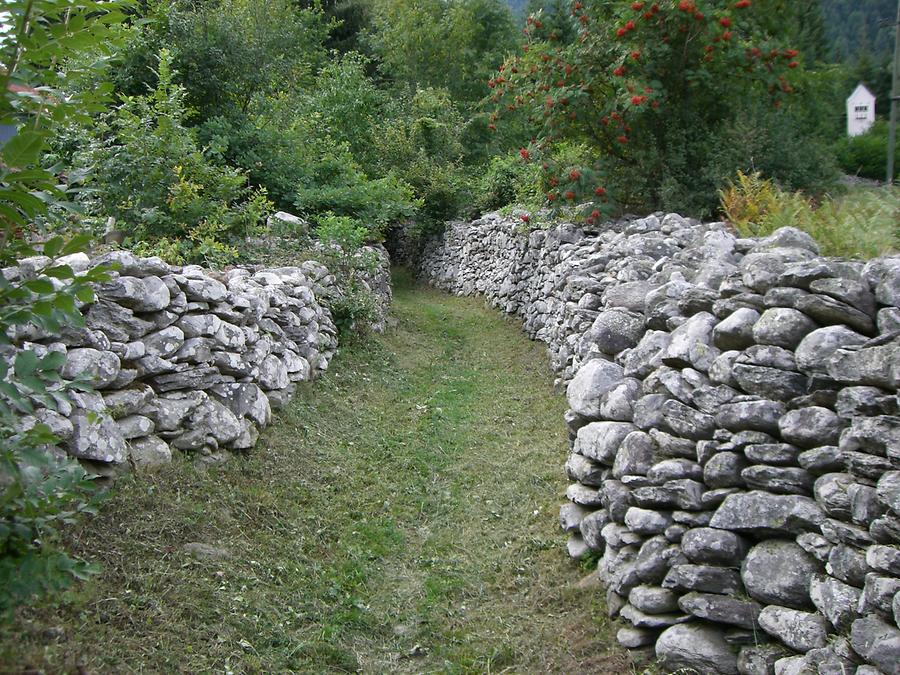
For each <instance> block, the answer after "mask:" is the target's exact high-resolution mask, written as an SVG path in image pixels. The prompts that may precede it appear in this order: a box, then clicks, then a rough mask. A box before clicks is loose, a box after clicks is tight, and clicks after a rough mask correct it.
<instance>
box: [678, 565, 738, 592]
mask: <svg viewBox="0 0 900 675" xmlns="http://www.w3.org/2000/svg"><path fill="white" fill-rule="evenodd" d="M662 586H663V588H671V589H672V590H674V591H677V592H680V593H687V592H690V591H699V592H702V593H721V594H723V595H735V594H738V593H741V592H743V590H744V585H743V584H742V583H741V576H740V574H738V572H737V570H733V569H729V568H726V567H714V566H712V565H676V566H674V567H672V569H670V570H669V572H668V573H667V574H666V576H665V578H664V579H663V582H662Z"/></svg>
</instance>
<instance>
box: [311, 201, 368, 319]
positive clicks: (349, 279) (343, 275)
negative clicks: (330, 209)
mask: <svg viewBox="0 0 900 675" xmlns="http://www.w3.org/2000/svg"><path fill="white" fill-rule="evenodd" d="M315 234H316V237H317V238H318V240H319V245H318V246H317V247H316V248H315V249H314V257H315V258H316V259H317V260H318V261H319V262H321V263H323V264H324V265H325V266H326V267H327V268H328V270H329V271H330V272H331V273H332V274H334V275H335V279H336V280H337V284H338V288H337V292H336V293H334V294H333V295H332V296H331V297H329V298H327V304H328V308H329V309H330V310H331V316H332V318H333V320H334V323H335V325H336V326H337V327H338V330H339V331H340V332H341V333H342V334H344V335H346V334H348V333H361V332H364V330H365V328H366V326H368V325H370V324H371V322H372V321H373V320H374V319H375V318H376V314H377V311H378V299H377V298H376V296H375V294H374V293H373V292H372V290H371V288H370V286H369V285H368V282H367V281H366V279H367V277H370V276H371V275H372V274H373V273H374V272H375V270H376V267H377V265H378V257H377V255H376V254H375V252H374V251H373V250H372V249H368V248H365V244H366V242H367V241H369V240H370V237H371V231H370V230H369V228H367V227H365V226H364V225H360V224H359V223H358V222H357V221H355V220H353V218H349V217H347V216H336V215H333V214H328V215H325V216H323V217H322V218H320V219H319V225H318V227H316V229H315Z"/></svg>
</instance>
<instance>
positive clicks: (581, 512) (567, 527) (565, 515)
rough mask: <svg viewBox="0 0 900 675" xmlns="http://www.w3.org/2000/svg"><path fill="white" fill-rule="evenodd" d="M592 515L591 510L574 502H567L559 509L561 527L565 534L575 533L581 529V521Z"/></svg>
mask: <svg viewBox="0 0 900 675" xmlns="http://www.w3.org/2000/svg"><path fill="white" fill-rule="evenodd" d="M590 513H591V510H590V509H586V508H584V507H583V506H579V505H578V504H575V503H573V502H566V503H565V504H563V505H562V506H560V507H559V526H560V527H561V528H562V531H563V532H574V531H575V530H578V529H579V526H580V525H581V521H582V520H584V518H585V516H587V515H588V514H590Z"/></svg>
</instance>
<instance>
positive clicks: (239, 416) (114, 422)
mask: <svg viewBox="0 0 900 675" xmlns="http://www.w3.org/2000/svg"><path fill="white" fill-rule="evenodd" d="M381 259H382V261H383V262H384V264H383V265H382V270H381V273H380V274H378V275H376V277H377V278H376V279H375V280H373V283H375V282H377V284H378V285H380V287H382V288H384V287H388V285H387V282H386V279H387V264H386V256H384V255H383V253H382V254H381ZM50 262H51V261H50V260H49V259H48V258H30V259H27V260H24V261H22V262H21V263H20V265H19V266H17V267H14V268H8V269H5V270H3V274H4V275H5V276H6V278H7V279H10V280H15V279H17V278H25V279H27V278H34V277H35V276H37V275H38V274H39V273H40V270H42V269H43V268H44V267H46V266H47V265H48V264H50ZM57 262H58V263H61V264H68V265H69V266H70V267H72V269H73V270H74V271H75V272H76V273H81V272H85V271H87V270H88V269H91V268H94V267H96V266H98V265H112V266H113V268H114V270H115V271H114V272H112V273H111V277H112V278H111V279H110V280H109V281H107V282H104V283H101V284H98V285H97V288H96V289H95V290H96V301H95V302H94V303H92V304H91V305H89V306H85V307H83V308H82V310H83V314H84V316H85V325H84V326H83V327H75V326H71V327H67V328H66V329H65V330H64V331H63V334H62V335H44V334H42V333H41V332H40V331H39V330H38V329H37V328H35V327H32V326H30V327H26V328H24V329H22V330H21V331H20V332H19V333H18V334H16V335H15V336H13V337H14V339H15V342H17V343H18V345H19V346H20V347H21V348H23V349H31V350H34V351H36V352H37V353H38V354H39V355H42V354H44V353H46V352H48V351H58V352H63V353H65V354H66V355H67V358H66V363H65V365H64V367H63V371H62V375H63V377H64V378H66V379H71V380H74V379H82V380H86V381H87V382H88V383H90V385H91V386H92V388H93V391H91V392H88V393H83V392H73V393H71V394H70V396H69V399H70V400H69V401H66V400H63V399H62V398H60V400H59V401H58V403H59V405H58V406H57V409H56V410H51V409H49V408H39V409H38V410H37V411H36V412H35V413H34V415H32V416H29V417H27V418H25V419H23V420H22V423H23V425H24V426H25V427H28V426H33V425H34V424H37V423H39V422H40V423H45V424H47V425H48V426H49V427H50V428H51V429H52V430H53V431H54V432H55V433H56V435H57V436H59V437H60V438H61V439H62V440H63V442H64V447H65V450H66V451H67V452H68V453H69V454H70V455H71V456H73V457H76V458H78V459H79V460H81V461H82V462H83V463H85V465H87V466H89V467H90V469H91V470H93V471H94V472H96V473H99V474H108V473H111V472H113V471H115V470H116V469H117V468H122V467H124V468H128V467H135V468H139V469H141V468H150V467H153V466H156V465H159V464H164V463H167V462H169V461H171V458H172V449H173V448H174V449H177V450H182V451H187V452H190V453H193V454H195V455H196V457H197V459H198V461H200V462H216V461H222V460H224V459H226V458H227V453H226V451H232V452H235V451H245V450H248V449H250V448H252V447H253V446H254V444H255V443H256V441H257V439H258V437H259V429H261V428H263V427H265V426H266V425H267V424H268V423H269V421H270V420H271V417H272V409H273V408H276V409H277V408H279V407H281V406H283V405H285V404H286V403H287V401H288V400H289V398H290V396H291V394H292V392H293V391H294V388H295V386H296V383H297V382H302V381H307V380H311V379H313V378H315V377H316V376H318V375H319V374H320V373H322V372H323V371H324V370H325V369H326V368H327V367H328V362H329V360H330V359H331V357H332V355H333V354H334V352H335V349H336V348H337V330H336V328H335V326H334V323H333V322H332V319H331V315H330V313H329V311H328V310H327V309H326V308H325V307H324V306H323V305H322V304H321V303H320V300H321V299H322V298H326V297H328V296H329V294H332V293H334V292H336V291H335V284H334V278H333V277H332V276H331V275H330V274H329V272H328V270H327V269H325V268H324V267H322V266H321V265H319V264H316V263H313V262H306V263H303V264H302V265H301V266H299V267H284V268H278V269H247V268H237V269H232V270H230V271H227V272H224V273H221V274H214V273H213V272H210V271H207V270H204V269H201V268H200V267H197V266H186V267H181V268H179V267H173V266H170V265H167V264H166V263H164V262H163V261H162V260H160V259H159V258H138V257H136V256H134V255H133V254H131V253H129V252H124V251H117V252H112V253H107V254H105V255H101V256H99V257H96V258H94V259H93V260H91V259H89V258H88V256H87V255H84V254H76V255H74V256H69V257H68V258H66V259H63V260H60V261H57ZM387 297H388V299H389V297H390V296H389V292H388V296H387ZM7 356H11V354H9V355H7ZM36 403H38V404H39V402H36Z"/></svg>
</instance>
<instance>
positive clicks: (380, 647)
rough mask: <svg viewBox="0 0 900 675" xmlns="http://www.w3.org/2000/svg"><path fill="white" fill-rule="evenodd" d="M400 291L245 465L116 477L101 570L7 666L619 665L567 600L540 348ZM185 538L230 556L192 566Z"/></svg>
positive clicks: (105, 515)
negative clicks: (383, 316) (390, 320)
mask: <svg viewBox="0 0 900 675" xmlns="http://www.w3.org/2000/svg"><path fill="white" fill-rule="evenodd" d="M396 281H397V287H396V289H395V293H396V296H395V308H394V317H395V320H394V325H393V327H392V328H391V329H390V330H389V331H388V334H387V335H385V336H377V337H374V338H371V339H367V340H365V341H360V342H358V343H356V344H353V345H351V346H349V347H348V348H346V349H345V350H344V352H343V353H342V354H341V355H340V357H339V358H337V359H336V360H335V361H334V363H333V364H332V368H331V370H330V372H329V374H328V375H327V376H326V377H325V378H324V379H323V380H321V381H319V382H317V383H315V384H314V385H313V386H311V387H308V388H304V389H302V390H301V391H299V392H298V395H297V397H296V398H295V400H294V402H293V403H292V404H291V406H290V408H289V409H288V410H286V411H283V412H282V413H281V414H280V415H279V420H278V422H277V423H276V424H275V425H274V426H273V427H271V428H270V429H269V430H268V431H267V432H266V433H265V434H264V435H263V438H262V439H261V441H260V444H259V446H258V448H257V450H255V451H254V452H253V453H252V454H251V455H250V456H248V457H247V458H239V459H235V460H233V461H232V462H230V463H228V464H227V465H225V466H223V467H219V468H214V469H210V470H208V471H205V472H204V471H197V470H194V469H193V467H192V466H191V465H190V464H188V463H186V462H182V463H181V464H180V465H177V466H174V467H172V468H171V469H170V470H167V471H165V472H163V473H160V474H157V475H154V476H152V477H144V478H140V479H137V480H133V479H126V480H123V481H121V483H120V485H119V487H118V488H117V490H116V493H115V495H114V496H113V498H112V499H110V500H109V501H108V502H107V503H106V504H105V505H104V507H103V511H102V513H101V518H97V519H95V520H94V521H92V522H91V523H88V524H87V525H85V526H83V527H82V528H81V529H80V530H79V531H78V532H76V533H74V535H73V539H74V541H73V546H74V548H75V549H76V551H78V552H79V553H81V554H82V555H85V556H86V557H89V558H90V559H92V560H95V561H97V562H99V563H100V564H101V565H102V567H103V572H102V574H101V575H100V576H99V577H97V578H96V580H94V581H92V582H90V583H88V584H85V585H83V586H81V587H79V588H78V589H76V590H74V591H70V592H68V593H67V594H65V595H64V596H63V597H62V598H59V599H57V600H56V601H55V602H53V603H50V604H44V605H41V606H39V607H35V608H30V609H28V610H26V611H23V612H21V613H20V615H19V616H18V617H17V621H16V623H15V624H14V625H12V626H7V627H5V628H3V629H2V632H0V664H3V663H5V664H8V665H13V666H15V667H16V668H21V667H22V666H31V667H34V668H40V669H43V670H45V671H48V672H60V671H62V672H77V671H78V669H79V668H83V670H82V671H81V672H90V673H101V672H103V673H105V672H115V673H128V672H147V673H160V672H210V671H214V672H253V673H255V672H260V673H263V672H265V673H277V672H359V671H361V672H367V673H382V672H410V673H412V672H415V673H438V672H440V673H487V672H516V673H546V672H558V673H579V672H585V673H607V672H619V673H622V672H627V671H630V666H629V665H628V660H627V657H625V656H623V655H622V654H621V652H619V651H618V650H615V649H614V648H611V647H610V645H612V644H613V642H614V640H613V639H612V635H611V627H610V626H608V625H606V622H605V619H604V618H603V617H604V616H605V614H604V612H603V609H602V606H600V605H599V601H593V602H592V601H591V600H590V593H586V592H585V591H577V590H575V589H574V584H575V583H577V581H578V580H579V578H581V577H582V576H584V574H585V570H584V569H579V567H578V566H577V565H574V564H572V563H571V562H569V561H568V559H567V557H566V554H565V547H564V539H563V536H562V535H561V534H560V532H559V529H558V525H557V517H556V511H557V508H558V504H559V503H560V501H561V496H562V494H563V492H564V490H565V478H564V476H563V473H562V470H561V466H562V464H563V462H564V459H565V450H566V442H565V441H566V439H565V427H564V425H563V424H562V414H563V412H564V409H565V402H564V398H563V397H562V396H561V395H560V394H559V393H558V392H554V391H553V390H552V387H551V381H552V377H551V375H550V374H549V372H548V371H547V369H546V356H545V354H544V349H543V347H542V346H540V345H538V344H534V343H530V342H529V341H528V340H527V339H526V338H525V337H524V336H523V335H522V334H521V333H520V331H519V330H518V328H517V327H516V326H515V325H513V324H512V323H508V322H506V321H504V320H503V319H502V318H500V317H499V316H498V315H497V314H496V313H495V312H494V311H492V310H488V309H485V308H483V307H482V305H481V303H480V302H479V301H477V300H471V299H460V298H453V297H449V296H446V295H443V294H440V293H437V292H435V291H431V290H428V289H423V288H419V287H414V286H413V285H412V284H411V283H410V281H409V279H408V278H407V277H405V276H404V275H402V274H398V276H397V278H396ZM189 542H205V543H208V544H212V545H214V546H216V547H222V548H225V549H227V550H228V551H230V552H231V557H230V558H229V559H226V560H218V561H217V560H209V559H206V560H195V559H193V558H191V557H190V556H188V555H187V554H186V553H185V552H184V550H183V548H182V547H183V545H184V544H186V543H189ZM597 595H599V594H597ZM0 670H2V669H0Z"/></svg>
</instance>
